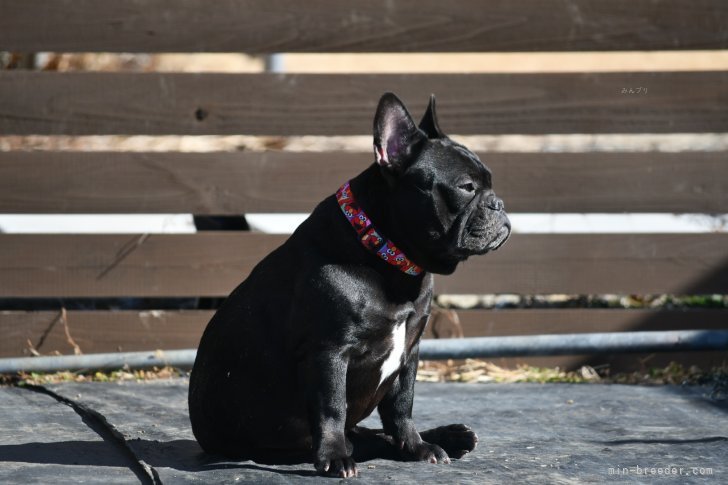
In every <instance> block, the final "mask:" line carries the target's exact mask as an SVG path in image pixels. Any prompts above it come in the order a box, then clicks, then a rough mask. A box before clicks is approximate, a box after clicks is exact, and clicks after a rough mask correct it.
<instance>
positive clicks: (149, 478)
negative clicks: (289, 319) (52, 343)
mask: <svg viewBox="0 0 728 485" xmlns="http://www.w3.org/2000/svg"><path fill="white" fill-rule="evenodd" d="M708 394H709V389H708V388H704V387H671V386H663V387H643V386H621V385H602V384H581V385H578V384H577V385H572V384H546V385H538V384H424V383H422V384H418V389H417V393H416V396H417V397H416V401H415V417H416V419H417V421H418V423H419V426H420V428H421V429H426V428H429V427H433V426H438V425H442V424H449V423H456V422H457V423H459V422H462V423H466V424H468V425H470V426H472V427H473V428H474V429H475V430H476V431H477V432H478V435H479V437H480V443H479V445H478V447H477V448H476V449H475V451H473V452H472V453H470V454H469V455H466V456H465V457H464V458H463V459H462V460H458V461H453V463H452V464H450V465H432V464H429V463H398V462H392V461H387V460H372V461H369V462H365V463H360V464H359V468H360V472H361V474H360V477H359V478H357V479H350V480H352V481H354V482H356V483H362V482H363V483H383V482H385V483H386V482H392V483H419V484H421V483H428V484H429V483H448V484H452V483H478V484H481V483H524V484H544V483H557V484H558V483H608V482H631V483H655V482H656V481H659V482H660V483H664V482H670V483H728V469H727V468H728V419H726V418H728V403H726V402H725V401H723V402H720V401H714V400H711V398H710V397H709V395H708ZM186 397H187V381H186V380H183V379H176V380H169V381H151V382H140V383H136V382H134V383H132V382H121V383H72V384H57V385H50V386H46V387H44V388H40V389H35V390H32V389H27V388H12V387H3V388H0V483H3V484H14V483H23V484H25V483H82V482H83V483H138V482H142V483H154V482H159V483H187V482H198V483H320V482H330V483H335V481H336V482H338V481H339V480H340V479H335V478H332V479H323V478H322V477H318V476H316V475H315V473H314V472H313V467H312V466H311V465H310V464H305V463H304V464H300V465H289V466H270V465H261V464H256V463H254V462H251V461H246V462H230V461H220V460H219V459H215V458H214V457H208V456H206V455H204V454H203V453H202V451H201V450H200V448H199V446H198V445H197V443H196V442H195V441H194V438H193V436H192V432H191V431H190V428H189V422H188V418H187V409H186ZM367 423H368V424H369V425H371V426H372V427H375V426H378V422H377V419H376V416H373V417H370V418H369V419H368V420H367ZM666 472H667V474H666Z"/></svg>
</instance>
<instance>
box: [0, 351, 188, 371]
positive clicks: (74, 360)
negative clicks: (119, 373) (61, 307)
mask: <svg viewBox="0 0 728 485" xmlns="http://www.w3.org/2000/svg"><path fill="white" fill-rule="evenodd" d="M196 354H197V350H195V349H187V350H166V351H161V350H157V351H154V352H115V353H108V354H87V355H58V356H42V357H19V358H9V359H0V374H10V373H17V372H59V371H84V370H89V371H90V370H119V369H123V368H124V367H128V368H130V369H148V368H151V367H164V366H171V367H178V368H180V369H186V368H191V367H192V364H193V363H194V362H195V355H196Z"/></svg>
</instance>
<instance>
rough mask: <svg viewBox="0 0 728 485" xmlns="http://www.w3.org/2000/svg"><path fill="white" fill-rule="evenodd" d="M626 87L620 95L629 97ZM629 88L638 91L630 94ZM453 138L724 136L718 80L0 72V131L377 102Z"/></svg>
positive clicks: (129, 128) (290, 118)
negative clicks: (427, 113) (430, 122)
mask: <svg viewBox="0 0 728 485" xmlns="http://www.w3.org/2000/svg"><path fill="white" fill-rule="evenodd" d="M630 90H632V93H631V94H630V93H629V91H630ZM638 90H639V91H638ZM385 91H394V92H396V93H398V94H399V95H401V96H402V98H403V99H404V100H405V102H406V103H407V104H408V106H409V107H410V108H411V110H412V112H413V113H414V114H415V116H417V117H419V116H420V113H422V112H424V109H425V103H426V102H427V100H428V97H429V95H430V93H436V94H437V95H438V101H439V103H438V110H439V112H440V120H441V123H440V124H441V126H442V128H443V129H444V130H445V132H446V133H452V134H505V133H524V134H540V133H671V132H726V131H728V110H726V109H724V108H725V106H727V105H728V72H722V71H709V72H640V73H634V72H633V73H590V74H583V73H576V74H574V73H555V74H554V73H552V74H467V75H447V74H376V75H366V74H358V75H340V74H339V75H337V74H330V75H329V74H298V75H296V74H289V75H283V74H183V73H103V72H92V73H89V72H76V73H54V72H28V71H4V72H3V71H0V133H2V134H19V135H28V134H50V135H61V134H66V135H90V134H149V135H164V134H187V135H207V134H250V135H362V134H370V133H371V129H372V118H373V114H374V110H375V107H376V103H377V101H378V99H379V96H380V95H381V94H382V93H383V92H385Z"/></svg>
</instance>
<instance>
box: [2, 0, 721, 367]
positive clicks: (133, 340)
mask: <svg viewBox="0 0 728 485" xmlns="http://www.w3.org/2000/svg"><path fill="white" fill-rule="evenodd" d="M0 12H2V15H0V50H6V51H18V52H41V51H50V52H140V53H142V52H145V53H148V52H151V53H154V52H202V51H206V52H247V53H252V54H270V53H275V52H323V53H327V52H516V51H525V52H535V51H624V50H632V51H645V50H686V51H688V50H691V49H704V50H705V49H726V48H728V34H727V33H726V29H725V26H726V25H728V4H726V3H725V2H723V1H721V0H696V1H693V2H690V3H689V5H688V4H686V3H685V2H682V1H678V0H665V1H661V2H649V1H642V0H640V1H634V0H630V1H627V0H613V1H600V0H583V1H573V2H561V1H555V0H554V1H534V0H519V1H517V2H514V1H512V0H496V1H491V2H487V3H483V2H476V1H458V2H438V1H435V0H418V1H417V2H414V1H409V0H406V1H405V0H398V1H394V2H390V1H384V0H377V1H366V2H354V3H351V2H347V3H341V2H336V1H334V0H319V1H315V2H305V5H303V4H301V3H300V2H295V1H292V0H281V1H270V0H266V1H259V0H248V1H245V2H242V1H234V0H226V1H218V2H214V5H213V4H210V3H209V2H205V1H204V0H148V1H145V2H139V1H135V0H115V1H99V0H64V1H56V2H52V3H49V2H44V1H40V0H24V1H22V2H18V1H13V0H0ZM685 55H690V54H689V53H688V52H686V54H685ZM463 70H464V71H467V66H464V69H463ZM638 87H640V88H642V87H646V88H647V90H648V91H647V93H646V94H643V93H640V94H634V93H633V94H630V93H629V91H625V89H626V90H629V89H631V88H632V89H636V88H638ZM384 91H394V92H396V93H398V95H400V96H401V97H402V98H403V99H404V100H405V102H406V103H407V104H408V106H410V107H411V109H412V111H413V112H414V113H421V112H422V111H423V110H424V108H425V103H426V101H427V99H428V96H429V94H430V93H432V92H434V93H436V94H437V96H438V101H439V103H438V107H439V111H440V119H441V122H442V123H441V124H442V127H443V129H444V130H445V131H446V132H447V133H453V134H459V135H469V134H489V135H501V134H571V133H583V134H584V133H585V134H612V133H628V134H641V133H725V132H728V72H726V71H699V72H611V73H604V72H602V73H600V72H584V73H581V72H580V73H547V72H538V73H523V74H517V73H513V74H511V73H505V74H368V75H365V74H347V75H342V74H280V73H261V74H209V73H208V74H195V73H108V72H67V73H58V72H35V71H23V70H17V71H0V135H34V134H41V135H99V134H119V135H137V134H141V135H167V134H176V135H224V134H247V135H274V136H291V135H325V136H335V135H368V134H370V129H371V118H372V116H373V112H374V108H375V106H376V102H377V100H378V97H379V96H380V95H381V93H382V92H384ZM481 158H482V159H483V160H484V161H485V162H486V163H487V164H488V165H489V166H490V167H491V168H492V170H493V173H494V176H495V184H496V187H497V189H498V193H499V194H500V195H501V196H502V197H503V198H504V200H505V201H506V204H507V208H508V210H509V212H511V213H515V212H519V213H520V212H528V213H589V212H592V213H623V212H637V213H639V212H649V213H674V212H690V213H725V212H728V153H727V152H724V151H719V152H715V151H714V152H702V151H689V152H685V151H683V152H677V153H665V152H591V151H585V152H581V153H517V152H513V153H501V152H498V153H481ZM371 161H372V156H371V154H370V153H360V154H359V153H336V152H325V153H303V152H302V153H296V152H278V151H270V152H262V153H257V152H239V153H177V152H163V153H159V152H145V153H130V152H77V151H74V152H68V151H65V152H64V151H41V152H20V151H10V152H1V153H0V213H6V214H35V213H45V214H48V213H50V214H78V213H82V214H87V213H98V214H117V213H139V214H143V213H185V212H187V213H194V214H215V215H221V214H228V215H232V214H242V213H256V212H308V211H310V210H311V209H312V208H313V207H314V205H315V204H316V203H317V202H318V201H319V200H320V199H322V198H323V197H324V196H326V195H328V194H330V193H332V192H333V191H335V190H336V188H337V187H338V186H339V185H340V184H341V183H342V181H344V180H346V179H347V178H349V177H351V176H352V175H354V174H356V173H358V172H359V171H361V170H362V169H363V168H364V167H366V166H367V165H368V164H369V163H371ZM667 229H669V228H667ZM283 239H284V236H279V235H263V234H254V233H245V232H237V233H234V232H226V233H223V232H219V233H217V232H207V233H198V234H173V235H160V234H150V235H146V234H145V235H133V236H132V235H128V234H126V235H123V234H120V235H102V234H92V235H86V234H84V235H81V234H78V235H76V234H71V235H67V234H1V235H0V297H2V298H47V297H62V298H71V297H73V298H76V297H90V298H99V297H146V298H149V297H175V298H178V297H201V296H206V297H213V296H214V297H219V296H225V295H227V294H228V292H229V291H230V290H231V289H232V288H233V287H234V286H235V285H236V284H237V283H239V282H240V281H241V280H242V279H243V278H244V277H245V275H246V274H247V273H248V271H249V270H250V269H251V268H252V267H253V265H254V264H256V262H257V261H259V260H260V258H261V257H263V256H264V255H265V254H266V253H267V252H269V251H270V250H271V249H272V248H274V247H276V246H277V245H278V244H280V243H281V241H282V240H283ZM436 281H437V283H436V284H437V286H436V291H437V293H439V294H446V293H455V294H458V293H466V294H491V293H515V294H524V295H531V294H554V293H557V294H564V293H566V294H582V295H586V294H602V293H609V294H640V295H644V294H662V293H666V294H677V295H693V294H726V293H728V234H725V233H703V234H671V233H664V234H514V235H513V237H512V239H511V241H510V242H509V243H508V244H507V246H506V247H504V248H503V249H502V250H501V251H499V252H497V253H495V254H493V255H490V256H488V257H485V258H475V259H473V260H472V261H470V262H468V263H467V264H464V265H462V267H461V268H460V270H459V271H458V272H456V274H455V275H454V276H451V277H438V278H437V280H436ZM30 308H31V306H30V304H29V307H28V309H30ZM210 315H211V312H210V311H204V310H185V311H182V310H180V311H157V310H152V311H116V312H112V311H69V312H68V313H67V314H65V318H63V319H62V318H61V314H60V312H57V311H3V312H0V335H2V338H1V339H0V356H21V355H27V354H28V352H29V348H30V346H29V344H28V342H30V343H31V344H33V345H37V344H38V343H39V342H41V341H42V342H43V346H42V348H41V349H39V350H40V352H50V351H52V350H58V351H60V352H62V353H72V352H73V348H72V347H71V346H70V345H69V343H68V340H69V339H68V338H67V335H66V329H67V330H68V332H69V333H71V334H72V336H73V340H74V341H75V342H76V343H77V344H78V345H79V347H80V348H81V349H82V350H83V352H85V353H92V352H113V351H117V350H119V349H122V350H125V351H133V350H151V349H158V348H163V349H176V348H188V347H194V346H195V345H196V343H197V341H198V339H199V336H200V334H201V332H202V329H203V328H204V326H205V324H206V323H207V321H208V319H209V317H210ZM459 316H460V320H461V324H462V327H463V330H464V333H465V335H466V336H482V335H524V334H542V333H572V332H605V331H607V332H609V331H626V330H666V329H717V328H720V329H725V328H728V318H726V317H728V311H726V310H725V309H722V310H720V309H716V310H711V309H699V310H687V311H686V310H670V309H663V310H631V309H630V310H628V309H513V310H495V311H493V310H488V311H485V310H468V311H461V312H459ZM642 357H644V356H642ZM676 357H679V358H681V359H682V360H681V361H683V362H692V361H695V360H696V359H697V360H698V361H700V362H701V363H702V364H704V365H709V364H711V363H718V362H720V361H721V360H723V359H724V357H725V354H724V353H717V352H715V353H702V354H701V355H700V356H692V357H691V358H690V359H692V360H690V359H688V358H687V357H685V356H676V355H671V354H666V355H662V356H660V357H659V358H655V359H653V360H652V361H650V362H651V363H654V364H661V363H664V362H666V361H669V360H670V359H675V358H676ZM632 359H633V360H632V361H635V360H634V358H632ZM529 361H530V362H535V363H539V364H547V365H548V364H554V363H556V364H560V365H569V366H571V365H577V364H579V363H582V362H587V360H585V358H584V357H580V356H575V357H572V358H558V359H556V358H543V359H530V360H529ZM600 361H608V362H613V359H611V358H606V357H603V358H600Z"/></svg>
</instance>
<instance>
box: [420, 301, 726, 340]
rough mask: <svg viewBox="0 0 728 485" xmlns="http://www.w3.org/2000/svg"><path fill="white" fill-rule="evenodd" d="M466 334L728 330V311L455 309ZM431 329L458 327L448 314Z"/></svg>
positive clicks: (445, 329)
mask: <svg viewBox="0 0 728 485" xmlns="http://www.w3.org/2000/svg"><path fill="white" fill-rule="evenodd" d="M455 313H456V314H457V318H458V321H459V323H460V328H461V330H462V333H463V335H464V336H465V337H498V336H504V335H539V334H559V333H589V332H630V331H652V330H691V329H703V330H713V329H715V330H718V329H728V310H721V309H706V310H699V309H689V310H667V309H654V310H653V309H629V310H624V309H618V308H579V309H576V308H567V309H557V308H553V309H503V310H456V311H455ZM430 323H431V325H430V327H431V328H430V331H432V330H433V328H434V331H435V332H438V329H440V330H439V331H440V336H441V338H445V337H446V336H447V335H445V334H444V333H443V332H450V333H452V334H453V336H455V334H454V333H453V332H454V331H455V329H456V328H457V326H456V325H453V324H452V323H451V319H450V318H448V317H447V316H445V317H444V318H443V317H438V318H437V320H432V321H431V322H430Z"/></svg>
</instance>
